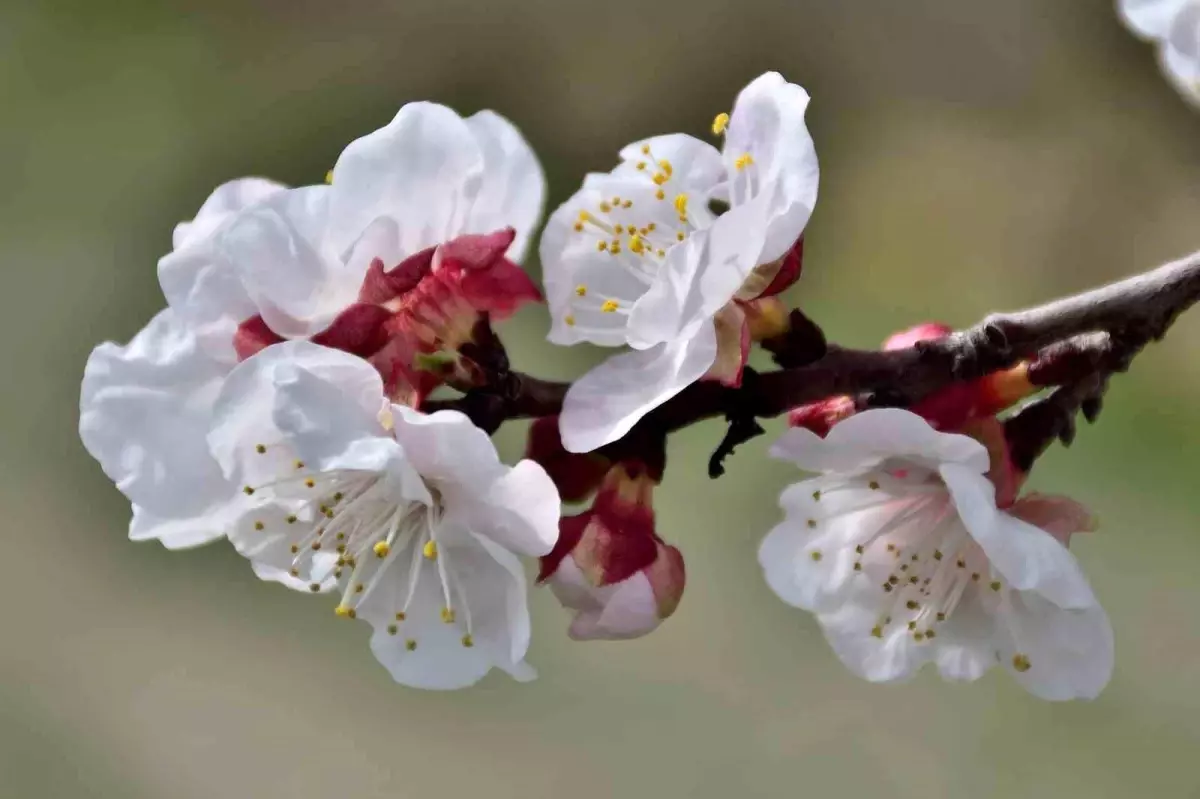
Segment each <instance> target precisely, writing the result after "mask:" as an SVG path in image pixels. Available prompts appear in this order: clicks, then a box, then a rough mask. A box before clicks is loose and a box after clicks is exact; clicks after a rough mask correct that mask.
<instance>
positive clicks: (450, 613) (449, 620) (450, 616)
mask: <svg viewBox="0 0 1200 799" xmlns="http://www.w3.org/2000/svg"><path fill="white" fill-rule="evenodd" d="M442 621H443V622H445V623H446V624H454V608H442Z"/></svg>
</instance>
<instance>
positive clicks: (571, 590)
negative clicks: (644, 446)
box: [538, 462, 686, 639]
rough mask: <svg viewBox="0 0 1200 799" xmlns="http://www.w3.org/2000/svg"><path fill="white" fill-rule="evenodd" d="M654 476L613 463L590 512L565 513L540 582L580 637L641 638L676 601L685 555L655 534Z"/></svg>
mask: <svg viewBox="0 0 1200 799" xmlns="http://www.w3.org/2000/svg"><path fill="white" fill-rule="evenodd" d="M654 485H655V483H654V480H653V479H652V478H651V477H650V475H649V473H648V472H647V471H646V469H645V468H644V467H643V466H642V465H641V464H640V463H635V462H623V463H619V464H617V465H616V466H614V467H612V468H611V469H610V470H609V472H608V474H607V475H606V476H605V478H604V483H603V485H602V486H601V488H600V491H599V493H598V494H597V495H596V500H595V502H594V503H593V505H592V508H591V510H589V511H586V512H584V513H581V514H579V515H577V516H569V517H566V518H564V519H563V520H562V521H561V522H560V525H559V539H558V543H557V544H556V545H555V547H554V549H553V551H551V553H550V554H549V555H547V556H545V557H544V558H542V560H541V570H540V572H539V574H538V582H545V583H549V584H550V588H551V590H552V591H553V592H554V595H555V596H556V597H558V600H559V601H560V602H562V604H563V605H564V606H565V607H567V608H570V609H572V610H575V611H576V614H575V618H574V620H573V621H572V622H571V627H570V630H569V634H570V636H571V637H572V638H576V639H592V638H608V639H618V638H636V637H638V636H641V635H645V634H646V633H648V632H651V631H652V630H654V629H655V628H657V627H658V625H659V624H660V623H662V621H663V619H666V618H667V617H668V616H670V615H671V614H672V613H674V612H675V608H676V607H678V605H679V600H680V598H681V597H682V596H683V589H684V585H685V582H686V573H685V570H684V565H683V556H682V555H681V554H680V552H679V550H677V549H676V548H675V547H672V546H669V545H667V544H666V543H664V542H663V540H662V539H661V538H659V537H658V535H657V534H655V532H654V510H653V508H652V507H651V504H650V503H651V494H652V492H653V488H654Z"/></svg>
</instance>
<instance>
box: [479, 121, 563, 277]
mask: <svg viewBox="0 0 1200 799" xmlns="http://www.w3.org/2000/svg"><path fill="white" fill-rule="evenodd" d="M466 122H467V127H468V128H470V129H471V133H472V134H474V136H475V141H476V142H477V143H478V145H479V149H480V151H481V152H482V153H483V180H482V183H481V184H480V187H479V194H478V195H477V196H476V197H475V202H474V203H473V204H472V205H471V212H470V214H469V216H468V220H467V226H466V232H468V233H486V232H488V231H492V230H497V229H499V228H504V227H512V228H514V229H515V230H516V231H517V236H516V238H515V239H514V240H513V243H512V244H511V245H509V248H508V258H509V259H510V260H512V261H516V262H517V263H520V262H522V261H523V260H524V259H525V255H526V254H527V253H528V251H529V243H530V241H531V240H532V237H533V232H534V230H535V229H536V228H537V223H538V219H539V218H540V217H541V215H542V206H543V205H544V204H545V201H546V177H545V175H544V174H542V167H541V165H540V164H538V160H537V156H536V155H534V152H533V148H531V147H530V146H529V142H527V141H525V138H524V137H523V136H522V135H521V132H520V131H519V130H517V128H516V126H514V125H513V124H512V123H511V122H509V121H508V120H507V119H505V118H504V117H502V116H500V115H499V114H497V113H496V112H495V111H480V112H479V113H478V114H474V115H472V116H470V117H467V120H466Z"/></svg>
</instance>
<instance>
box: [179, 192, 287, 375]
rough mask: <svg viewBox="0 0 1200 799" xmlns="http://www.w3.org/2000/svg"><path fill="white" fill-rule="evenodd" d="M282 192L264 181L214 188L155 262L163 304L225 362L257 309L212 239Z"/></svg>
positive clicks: (181, 224)
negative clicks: (243, 213) (239, 329)
mask: <svg viewBox="0 0 1200 799" xmlns="http://www.w3.org/2000/svg"><path fill="white" fill-rule="evenodd" d="M285 189H286V187H285V186H283V185H281V184H279V183H275V182H273V181H269V180H264V179H262V178H242V179H240V180H234V181H230V182H229V183H225V184H223V185H221V186H218V187H217V188H216V190H214V191H213V193H212V194H211V195H209V197H208V199H207V200H205V202H204V204H203V205H202V206H200V210H199V211H197V212H196V217H195V218H194V219H193V220H191V221H190V222H181V223H180V224H178V225H176V227H175V233H174V236H173V237H172V240H173V242H174V251H173V252H171V253H169V254H167V255H165V256H163V257H162V258H161V259H159V262H158V282H159V285H160V286H162V290H163V294H164V295H165V296H166V298H167V304H168V305H170V306H171V308H172V309H173V310H174V311H175V313H176V314H177V315H178V316H179V318H181V319H183V320H186V322H187V324H188V326H189V327H190V328H191V329H192V331H193V332H194V333H195V334H196V336H197V338H198V339H199V340H200V343H201V345H202V346H204V347H205V348H206V349H207V350H208V351H209V352H210V354H212V355H213V357H215V358H217V359H218V360H220V361H222V362H224V363H230V364H232V363H234V362H235V361H236V356H235V354H234V352H233V334H234V330H235V329H236V328H237V326H238V324H239V323H240V322H242V321H243V320H245V319H247V318H249V317H251V316H253V315H255V314H256V313H258V310H257V308H256V307H255V305H254V302H253V301H252V300H251V299H250V296H249V294H247V293H246V289H245V287H244V286H243V285H242V282H241V279H240V278H239V276H238V274H237V272H236V271H235V270H234V269H232V268H231V267H230V265H229V264H228V263H227V262H225V261H223V260H221V259H219V258H217V256H216V251H215V247H214V246H213V242H214V236H215V234H216V233H217V231H218V230H219V229H220V228H221V226H222V225H223V224H225V223H227V222H228V221H229V220H230V219H232V218H233V216H234V215H235V214H236V213H237V212H238V211H241V210H242V209H244V208H246V207H248V206H250V205H253V204H254V203H256V202H259V201H260V200H263V199H266V198H267V197H270V196H271V195H273V194H277V193H278V192H281V191H283V190H285Z"/></svg>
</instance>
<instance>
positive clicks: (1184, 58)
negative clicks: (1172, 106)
mask: <svg viewBox="0 0 1200 799" xmlns="http://www.w3.org/2000/svg"><path fill="white" fill-rule="evenodd" d="M1117 7H1118V10H1119V11H1120V14H1121V18H1122V19H1123V20H1124V21H1125V24H1126V25H1127V26H1128V27H1129V29H1130V30H1132V31H1133V32H1134V33H1135V34H1137V35H1138V36H1140V37H1142V38H1143V39H1147V40H1149V41H1152V42H1154V43H1155V45H1157V47H1158V59H1159V63H1160V64H1161V65H1162V69H1163V72H1164V73H1165V74H1166V76H1167V78H1168V79H1169V80H1170V81H1171V83H1172V84H1174V86H1175V87H1176V88H1177V89H1178V90H1179V92H1180V93H1181V94H1183V96H1184V97H1186V98H1187V99H1188V100H1190V101H1191V102H1193V103H1198V104H1200V0H1119V2H1118V4H1117Z"/></svg>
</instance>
